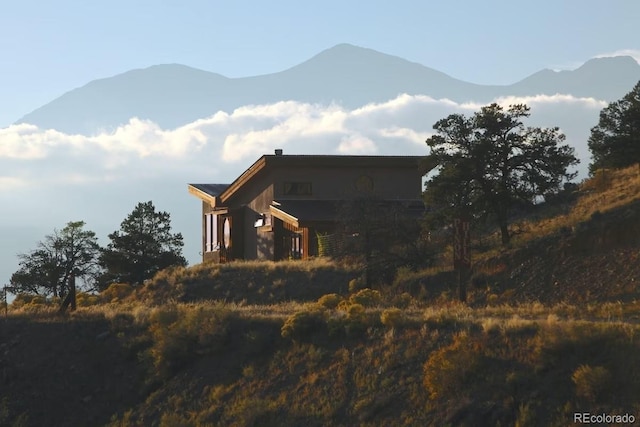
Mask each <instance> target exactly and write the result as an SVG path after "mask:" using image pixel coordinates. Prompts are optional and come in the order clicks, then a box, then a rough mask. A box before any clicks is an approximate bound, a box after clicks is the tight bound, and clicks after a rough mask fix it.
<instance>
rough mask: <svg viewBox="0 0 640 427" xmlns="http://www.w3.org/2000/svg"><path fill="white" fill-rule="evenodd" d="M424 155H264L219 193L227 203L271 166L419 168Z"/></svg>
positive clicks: (223, 201)
mask: <svg viewBox="0 0 640 427" xmlns="http://www.w3.org/2000/svg"><path fill="white" fill-rule="evenodd" d="M423 158H424V157H423V156H344V155H274V154H271V155H263V156H262V157H260V158H259V159H258V160H256V161H255V162H254V163H253V164H252V165H251V166H249V168H248V169H247V170H245V171H244V172H243V173H242V175H240V176H239V177H238V178H236V180H235V181H233V182H232V183H231V184H229V186H228V187H227V188H226V189H225V190H224V191H223V192H222V193H220V195H219V198H220V200H221V202H222V203H225V202H226V201H227V200H229V198H230V197H232V196H233V195H234V194H235V193H236V192H237V191H238V190H239V189H240V188H241V187H243V186H244V185H245V184H246V183H247V182H249V181H251V180H252V179H253V178H254V177H255V176H256V175H257V174H258V173H260V172H261V171H263V170H265V169H268V168H271V167H286V166H297V167H323V168H331V167H388V168H411V169H412V168H418V167H420V162H421V161H422V160H423Z"/></svg>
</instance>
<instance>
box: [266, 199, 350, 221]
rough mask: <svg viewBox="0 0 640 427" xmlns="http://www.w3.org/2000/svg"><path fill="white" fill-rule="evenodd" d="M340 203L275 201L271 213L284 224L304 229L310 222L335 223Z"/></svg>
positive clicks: (334, 201)
mask: <svg viewBox="0 0 640 427" xmlns="http://www.w3.org/2000/svg"><path fill="white" fill-rule="evenodd" d="M338 203H340V202H339V201H338V200H282V201H275V200H274V201H273V203H272V204H271V206H269V211H270V212H271V215H273V216H275V217H276V218H279V219H281V220H283V221H284V222H287V223H289V224H291V225H293V226H295V227H304V226H305V224H306V223H308V222H332V221H335V220H336V212H337V209H338V206H339V205H338ZM301 224H302V225H301Z"/></svg>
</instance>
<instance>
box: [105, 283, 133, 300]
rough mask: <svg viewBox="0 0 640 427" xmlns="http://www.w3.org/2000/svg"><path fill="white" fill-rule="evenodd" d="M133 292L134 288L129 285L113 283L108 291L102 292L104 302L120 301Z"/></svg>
mask: <svg viewBox="0 0 640 427" xmlns="http://www.w3.org/2000/svg"><path fill="white" fill-rule="evenodd" d="M131 292H133V288H132V287H131V285H129V284H128V283H112V284H110V285H109V287H108V288H107V289H105V290H104V291H102V292H100V297H101V298H102V300H103V301H106V302H112V301H119V300H121V299H123V298H125V297H127V296H129V295H130V294H131Z"/></svg>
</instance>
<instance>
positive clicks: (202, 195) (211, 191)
mask: <svg viewBox="0 0 640 427" xmlns="http://www.w3.org/2000/svg"><path fill="white" fill-rule="evenodd" d="M227 187H229V184H189V193H191V194H193V195H194V196H196V197H198V198H199V199H202V200H204V201H205V202H209V203H210V204H211V206H215V205H216V199H217V197H218V196H220V194H222V192H223V191H224V190H225V189H226V188H227Z"/></svg>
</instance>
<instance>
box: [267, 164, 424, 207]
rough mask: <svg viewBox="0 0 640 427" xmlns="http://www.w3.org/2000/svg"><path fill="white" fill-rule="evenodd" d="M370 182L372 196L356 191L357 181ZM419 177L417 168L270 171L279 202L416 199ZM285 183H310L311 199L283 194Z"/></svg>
mask: <svg viewBox="0 0 640 427" xmlns="http://www.w3.org/2000/svg"><path fill="white" fill-rule="evenodd" d="M362 176H367V177H369V178H371V181H372V183H373V188H372V191H371V192H367V191H363V190H362V189H359V188H358V185H357V182H358V179H359V178H360V177H362ZM421 178H422V177H421V175H420V172H419V171H418V170H417V168H402V169H401V168H365V167H359V168H349V167H334V168H326V167H325V168H296V167H287V168H279V169H277V170H275V171H273V179H274V181H275V186H274V189H273V195H274V198H275V199H276V200H278V199H282V200H285V199H292V198H299V199H305V198H312V199H328V200H335V199H338V200H340V199H346V200H348V199H353V198H357V197H362V196H363V195H368V194H369V195H374V196H376V197H379V198H382V199H419V198H420V194H421V186H422V184H421V182H422V181H421ZM285 182H311V186H312V194H311V196H290V195H285V194H284V184H285Z"/></svg>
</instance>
